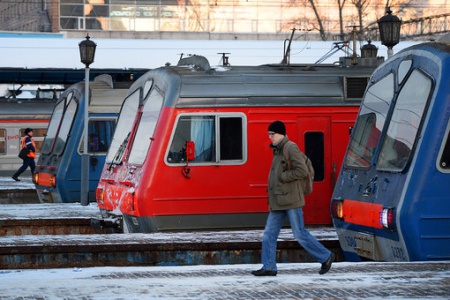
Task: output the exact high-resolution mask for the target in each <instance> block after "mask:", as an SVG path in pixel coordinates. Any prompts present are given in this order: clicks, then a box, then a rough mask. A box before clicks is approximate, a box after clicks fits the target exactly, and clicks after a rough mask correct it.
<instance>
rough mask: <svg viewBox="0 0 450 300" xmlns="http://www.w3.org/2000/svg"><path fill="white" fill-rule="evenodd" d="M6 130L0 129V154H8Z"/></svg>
mask: <svg viewBox="0 0 450 300" xmlns="http://www.w3.org/2000/svg"><path fill="white" fill-rule="evenodd" d="M5 137H6V130H5V129H0V154H6V139H5Z"/></svg>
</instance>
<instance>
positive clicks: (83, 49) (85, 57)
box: [78, 35, 97, 206]
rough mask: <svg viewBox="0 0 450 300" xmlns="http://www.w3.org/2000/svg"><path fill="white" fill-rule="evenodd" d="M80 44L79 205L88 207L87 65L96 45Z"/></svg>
mask: <svg viewBox="0 0 450 300" xmlns="http://www.w3.org/2000/svg"><path fill="white" fill-rule="evenodd" d="M89 39H90V37H89V35H87V36H86V40H84V41H82V42H80V43H79V44H78V47H79V48H80V58H81V62H82V63H83V64H84V65H85V66H86V67H85V72H84V130H83V155H82V160H81V192H80V194H81V199H80V203H81V205H84V206H86V205H89V153H88V124H89V122H88V118H89V113H88V106H89V65H90V64H92V63H93V62H94V56H95V48H96V47H97V44H96V43H94V42H93V41H91V40H89Z"/></svg>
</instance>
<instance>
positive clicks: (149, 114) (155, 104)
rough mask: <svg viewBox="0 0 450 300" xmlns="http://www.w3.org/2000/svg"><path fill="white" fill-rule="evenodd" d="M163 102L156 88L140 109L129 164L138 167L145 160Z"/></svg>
mask: <svg viewBox="0 0 450 300" xmlns="http://www.w3.org/2000/svg"><path fill="white" fill-rule="evenodd" d="M163 101H164V97H163V95H162V94H161V93H160V92H159V90H158V89H157V88H153V89H152V90H151V92H150V95H149V96H148V99H147V100H146V101H145V103H144V107H143V109H142V115H141V118H140V120H139V125H138V126H139V127H138V129H137V131H136V136H135V137H134V140H133V146H132V147H131V152H130V157H129V158H128V162H129V163H130V164H138V165H140V164H142V163H144V160H145V159H146V158H147V152H148V148H149V147H150V143H151V138H152V137H153V133H154V131H155V127H156V123H157V122H158V118H159V113H160V112H161V107H162V104H163Z"/></svg>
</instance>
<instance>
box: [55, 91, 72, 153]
mask: <svg viewBox="0 0 450 300" xmlns="http://www.w3.org/2000/svg"><path fill="white" fill-rule="evenodd" d="M77 108H78V103H77V102H76V101H75V97H70V98H69V97H68V98H67V106H66V109H65V111H64V117H63V118H62V121H61V126H60V127H59V131H58V136H57V138H56V141H55V145H54V146H53V151H52V152H53V154H56V155H60V154H62V153H63V151H64V148H65V147H66V142H67V139H68V138H69V135H70V128H71V127H72V123H73V120H74V118H75V114H76V112H77Z"/></svg>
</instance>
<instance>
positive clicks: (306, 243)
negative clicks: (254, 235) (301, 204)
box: [261, 208, 331, 271]
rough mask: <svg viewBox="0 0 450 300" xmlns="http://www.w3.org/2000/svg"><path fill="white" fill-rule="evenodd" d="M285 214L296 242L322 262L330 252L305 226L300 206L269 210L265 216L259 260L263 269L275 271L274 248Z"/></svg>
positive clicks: (275, 247) (275, 248)
mask: <svg viewBox="0 0 450 300" xmlns="http://www.w3.org/2000/svg"><path fill="white" fill-rule="evenodd" d="M286 216H287V217H288V218H289V222H290V223H291V228H292V233H293V234H294V237H295V239H296V240H297V242H298V243H299V244H300V245H301V246H302V247H303V248H304V249H305V250H306V251H307V252H308V253H309V254H311V255H312V256H314V258H315V259H316V260H317V261H318V262H320V263H324V262H325V261H326V260H327V259H328V258H329V257H330V255H331V252H330V251H329V250H328V249H327V248H325V247H324V246H323V245H322V244H321V243H319V242H318V241H317V240H316V238H315V237H314V236H312V235H311V233H309V231H308V230H306V228H305V224H304V221H303V211H302V209H301V208H294V209H289V210H276V211H271V212H270V213H269V216H268V217H267V223H266V227H265V229H264V234H263V239H262V253H261V261H262V264H263V267H262V268H263V269H265V270H273V271H277V262H276V250H277V239H278V235H279V234H280V230H281V227H282V226H283V224H284V220H285V219H286Z"/></svg>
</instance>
